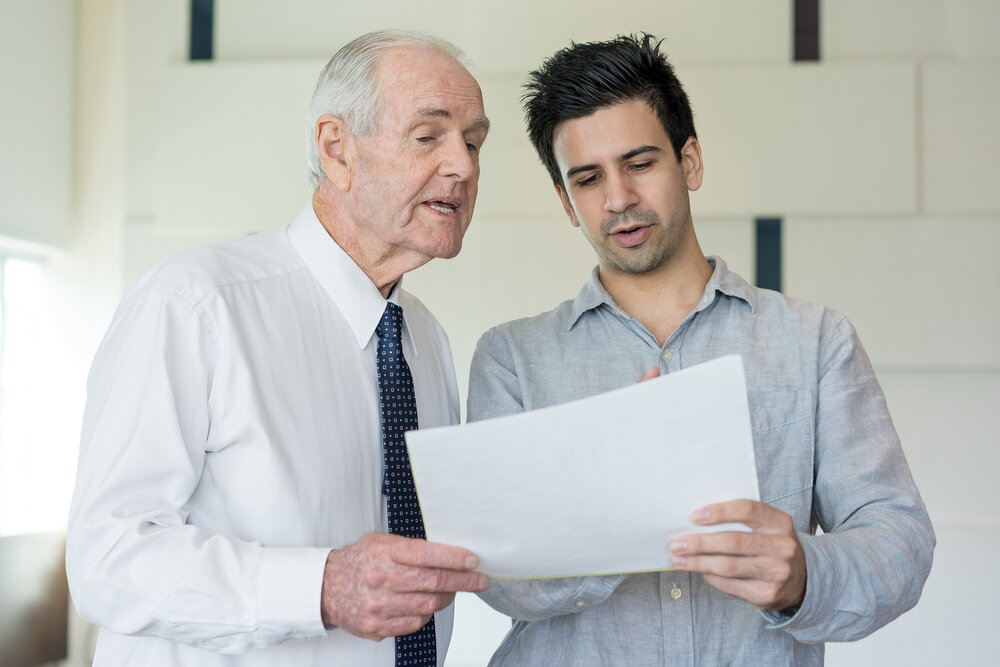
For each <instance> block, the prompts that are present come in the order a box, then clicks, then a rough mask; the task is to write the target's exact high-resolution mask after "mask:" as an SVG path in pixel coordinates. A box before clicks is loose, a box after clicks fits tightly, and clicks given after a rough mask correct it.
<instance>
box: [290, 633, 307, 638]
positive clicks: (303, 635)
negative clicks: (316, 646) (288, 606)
mask: <svg viewBox="0 0 1000 667" xmlns="http://www.w3.org/2000/svg"><path fill="white" fill-rule="evenodd" d="M305 638H306V633H304V632H293V633H292V639H305Z"/></svg>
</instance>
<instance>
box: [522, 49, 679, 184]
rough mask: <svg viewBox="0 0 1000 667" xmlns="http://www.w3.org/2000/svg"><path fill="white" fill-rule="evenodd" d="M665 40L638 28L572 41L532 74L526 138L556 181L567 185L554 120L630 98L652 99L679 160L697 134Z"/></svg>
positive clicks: (526, 97) (586, 113) (528, 85)
mask: <svg viewBox="0 0 1000 667" xmlns="http://www.w3.org/2000/svg"><path fill="white" fill-rule="evenodd" d="M662 41H663V40H657V39H656V38H655V37H653V36H652V35H649V34H647V33H639V34H638V35H619V36H618V37H615V38H614V39H611V40H608V41H606V42H587V43H585V44H577V43H575V42H572V43H570V45H569V46H568V47H567V48H565V49H562V50H560V51H557V52H556V54H555V55H553V56H552V57H551V58H549V59H547V60H546V61H545V62H544V63H542V66H541V67H540V68H538V69H537V70H535V71H533V72H532V73H531V74H529V75H528V82H527V83H525V84H524V88H525V90H526V91H527V92H526V93H525V94H524V96H523V97H522V98H521V102H522V103H523V105H524V115H525V119H526V120H527V123H528V138H529V139H531V143H532V144H534V146H535V150H536V151H538V157H540V158H541V160H542V164H544V165H545V168H546V169H548V171H549V175H550V176H551V177H552V182H553V183H555V184H556V185H564V184H563V179H562V174H560V173H559V165H557V164H556V159H555V155H554V153H553V151H552V137H553V135H554V134H555V130H556V126H557V125H559V123H561V122H563V121H566V120H572V119H574V118H583V117H584V116H589V115H590V114H592V113H594V112H595V111H597V110H599V109H604V108H607V107H611V106H614V105H616V104H621V103H622V102H630V101H632V100H645V101H646V102H647V103H649V106H650V108H652V109H653V111H655V112H656V115H657V117H658V118H659V119H660V123H661V124H662V125H663V129H664V130H665V131H666V133H667V136H669V137H670V143H671V145H672V146H673V148H674V155H675V156H676V157H677V159H678V160H680V155H681V149H682V148H683V147H684V144H685V143H687V140H688V138H689V137H697V136H698V135H697V134H695V130H694V116H693V114H692V113H691V104H690V103H689V102H688V98H687V93H685V92H684V87H683V86H681V82H680V81H679V80H678V79H677V76H676V75H675V74H674V69H673V67H671V65H670V63H669V62H667V57H666V54H664V53H661V52H660V44H661V43H662Z"/></svg>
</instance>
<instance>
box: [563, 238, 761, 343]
mask: <svg viewBox="0 0 1000 667" xmlns="http://www.w3.org/2000/svg"><path fill="white" fill-rule="evenodd" d="M707 259H708V263H709V264H710V265H711V266H712V276H711V277H710V278H709V279H708V284H706V285H705V292H704V294H703V295H702V297H701V301H699V302H698V305H697V306H696V307H695V311H696V312H697V311H700V310H704V309H705V308H707V307H708V306H709V305H711V303H712V302H713V301H715V295H716V294H717V293H719V292H721V293H722V294H725V295H727V296H732V297H736V298H737V299H742V300H743V301H746V302H747V305H749V306H750V310H751V312H754V313H756V312H757V294H756V293H755V292H754V290H753V288H752V287H751V286H750V285H749V284H748V283H747V281H745V280H743V278H741V277H740V276H739V274H736V273H733V272H732V271H730V270H729V267H727V266H726V263H725V262H724V261H723V260H722V258H721V257H718V256H715V255H712V256H710V257H708V258H707ZM602 304H607V305H608V306H609V307H611V308H614V309H615V310H620V308H618V305H617V304H616V303H615V301H614V299H612V298H611V295H610V294H608V291H607V290H606V289H604V285H602V284H601V279H600V277H599V267H597V266H595V267H594V270H593V271H591V273H590V280H588V281H587V283H586V284H585V285H584V286H583V288H582V289H581V290H580V293H579V294H577V295H576V298H575V299H574V300H573V305H572V308H571V309H570V318H569V326H568V327H567V330H569V329H572V328H573V326H574V325H575V324H576V323H577V321H578V320H579V319H580V318H581V317H582V316H583V314H584V313H586V312H587V311H590V310H594V309H595V308H599V307H600V306H601V305H602Z"/></svg>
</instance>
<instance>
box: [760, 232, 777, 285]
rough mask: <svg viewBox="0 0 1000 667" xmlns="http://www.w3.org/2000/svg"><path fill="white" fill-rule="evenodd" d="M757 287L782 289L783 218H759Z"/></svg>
mask: <svg viewBox="0 0 1000 667" xmlns="http://www.w3.org/2000/svg"><path fill="white" fill-rule="evenodd" d="M757 287H763V288H764V289H773V290H776V291H778V292H780V291H781V218H757Z"/></svg>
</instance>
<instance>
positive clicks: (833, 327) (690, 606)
mask: <svg viewBox="0 0 1000 667" xmlns="http://www.w3.org/2000/svg"><path fill="white" fill-rule="evenodd" d="M709 261H710V263H711V264H713V266H714V270H713V273H712V276H711V279H710V280H709V282H708V284H707V286H706V288H705V292H704V295H703V297H702V299H701V301H700V303H698V305H697V306H696V307H695V308H694V309H693V310H692V311H691V312H690V313H689V314H688V315H687V317H686V318H685V319H684V321H683V322H682V323H681V325H680V326H679V327H678V328H677V330H676V331H674V333H673V334H671V336H670V338H669V339H668V340H667V341H666V343H665V344H664V345H662V346H661V345H659V344H658V343H657V341H656V338H655V337H654V336H653V335H652V334H651V333H650V332H649V331H647V330H646V328H645V327H644V326H643V325H642V324H640V323H639V322H637V321H636V320H634V319H632V318H631V317H629V315H628V314H626V313H625V312H623V311H622V310H621V309H620V308H619V307H618V306H617V305H616V304H615V303H614V301H613V300H612V299H611V297H610V296H609V295H608V293H607V292H606V291H605V290H604V288H603V286H602V285H601V283H600V280H599V279H598V273H597V270H596V269H595V271H594V273H593V275H592V277H591V280H590V282H589V283H588V284H587V285H585V286H584V288H583V289H582V290H581V291H580V293H579V295H578V296H577V297H576V299H575V300H573V301H566V302H564V303H563V304H561V305H560V306H559V307H557V308H556V309H555V310H553V311H550V312H548V313H544V314H541V315H538V316H536V317H533V318H529V319H523V320H517V321H514V322H509V323H507V324H504V325H501V326H499V327H496V328H494V329H491V330H490V331H488V332H486V333H485V334H484V335H483V337H482V339H481V340H480V341H479V345H478V346H477V349H476V353H475V356H474V358H473V362H472V372H471V376H470V380H469V410H468V414H469V419H470V420H476V419H486V418H489V417H496V416H500V415H506V414H510V413H514V412H519V411H522V410H533V409H536V408H542V407H545V406H550V405H555V404H558V403H563V402H565V401H570V400H573V399H578V398H583V397H586V396H591V395H595V394H599V393H601V392H605V391H609V390H612V389H616V388H619V387H622V386H625V385H628V384H630V383H634V382H636V381H637V380H638V378H639V377H640V376H641V375H642V374H643V373H644V372H645V371H646V370H647V369H648V368H649V367H650V366H653V365H658V366H659V368H660V371H661V372H662V373H671V372H674V371H677V370H680V369H682V368H685V367H688V366H693V365H695V364H699V363H702V362H705V361H709V360H711V359H714V358H717V357H720V356H723V355H726V354H734V353H735V354H739V355H741V357H742V358H743V363H744V367H745V372H746V380H747V389H748V398H749V403H750V413H751V423H752V427H753V440H754V450H755V454H756V461H757V476H758V480H759V485H760V493H761V499H762V500H763V501H764V502H766V503H768V504H770V505H772V506H774V507H777V508H778V509H780V510H782V511H784V512H787V513H788V514H790V515H791V516H792V517H793V518H794V521H795V527H796V530H797V531H798V534H799V539H800V540H801V542H802V547H803V550H804V551H805V556H806V568H807V576H808V582H807V586H806V595H805V599H804V600H803V602H802V605H801V606H800V608H799V609H798V610H797V611H794V612H792V611H791V610H789V611H787V612H785V613H761V612H760V611H758V610H757V609H756V608H755V607H753V606H751V605H750V604H749V603H747V602H744V601H742V600H739V599H737V598H735V597H731V596H729V595H727V594H724V593H722V592H720V591H718V590H716V589H715V588H713V587H711V586H709V585H708V584H706V583H705V582H704V581H703V579H702V578H701V576H700V575H697V574H690V573H686V572H681V571H674V570H670V571H664V572H654V573H644V574H632V575H627V576H626V575H618V576H605V577H587V578H567V579H551V580H522V581H495V582H493V583H492V584H491V587H490V590H489V591H487V592H486V593H484V594H482V597H483V599H484V600H486V602H487V603H489V604H490V605H491V606H493V607H494V608H495V609H497V610H499V611H501V612H503V613H505V614H507V615H509V616H511V617H512V618H514V619H516V620H515V623H514V625H513V628H512V630H511V632H510V634H509V635H508V636H507V637H506V639H505V640H504V642H503V643H502V644H501V646H500V647H499V649H498V650H497V652H496V654H495V655H494V658H493V661H492V662H491V665H547V666H553V665H566V666H570V665H572V666H573V667H582V666H586V665H594V666H599V665H630V666H633V667H634V666H644V665H796V666H802V665H817V664H822V662H823V645H822V642H824V641H843V640H851V639H857V638H860V637H862V636H864V635H866V634H868V633H870V632H872V631H874V630H876V629H877V628H879V627H881V626H882V625H884V624H885V623H888V622H889V621H891V620H892V619H893V618H895V617H896V616H898V615H899V614H901V613H903V612H904V611H906V610H907V609H909V608H910V607H912V606H913V605H914V604H916V602H917V599H918V598H919V596H920V591H921V589H922V587H923V583H924V580H925V579H926V578H927V575H928V573H929V571H930V566H931V558H932V552H933V547H934V533H933V531H932V529H931V525H930V520H929V519H928V516H927V513H926V511H925V509H924V506H923V503H922V502H921V500H920V496H919V494H918V493H917V490H916V488H915V486H914V484H913V480H912V478H911V476H910V471H909V468H908V467H907V464H906V460H905V459H904V457H903V452H902V450H901V448H900V445H899V441H898V438H897V436H896V432H895V430H894V428H893V426H892V421H891V419H890V417H889V413H888V410H887V408H886V404H885V400H884V398H883V395H882V391H881V389H880V388H879V385H878V382H877V380H876V379H875V375H874V373H873V371H872V368H871V365H870V364H869V361H868V358H867V356H866V355H865V352H864V350H863V348H862V347H861V343H860V342H859V341H858V338H857V336H856V335H855V332H854V330H853V328H852V327H851V324H850V323H849V322H848V321H847V320H846V319H845V318H844V317H843V316H842V315H840V314H838V313H836V312H833V311H831V310H829V309H827V308H824V307H822V306H818V305H814V304H809V303H805V302H802V301H796V300H793V299H789V298H787V297H785V296H783V295H781V294H778V293H776V292H771V291H767V290H761V289H757V288H754V287H751V286H750V285H748V284H747V283H746V282H745V281H744V280H743V279H742V278H740V277H739V276H738V275H736V274H734V273H731V272H730V271H729V270H728V269H727V268H726V265H725V263H724V262H723V261H722V260H720V259H718V258H710V259H709ZM663 409H664V410H683V409H684V405H683V404H678V405H664V406H663ZM621 418H622V419H623V420H625V419H629V415H627V414H624V415H622V416H621ZM684 474H685V471H684V470H683V469H665V470H663V471H662V478H663V484H664V485H665V486H666V485H669V484H670V483H671V480H673V479H679V478H681V477H683V475H684ZM511 488H516V480H511ZM580 493H581V494H593V493H601V490H600V489H580ZM691 509H692V510H693V509H695V508H693V507H692V508H691ZM811 516H815V517H816V519H817V520H818V523H819V525H820V526H821V527H822V529H823V531H824V533H825V534H822V535H813V534H811V532H810V517H811Z"/></svg>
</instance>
